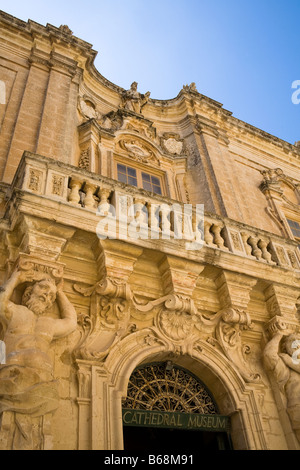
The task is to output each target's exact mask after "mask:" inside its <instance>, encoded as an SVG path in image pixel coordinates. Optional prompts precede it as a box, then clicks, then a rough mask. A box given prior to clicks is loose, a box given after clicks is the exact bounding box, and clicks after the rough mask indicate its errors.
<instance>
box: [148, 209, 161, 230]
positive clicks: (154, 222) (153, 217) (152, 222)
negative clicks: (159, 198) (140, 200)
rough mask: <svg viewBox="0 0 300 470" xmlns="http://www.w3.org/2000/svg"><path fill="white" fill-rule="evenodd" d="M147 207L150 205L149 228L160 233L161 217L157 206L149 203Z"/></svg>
mask: <svg viewBox="0 0 300 470" xmlns="http://www.w3.org/2000/svg"><path fill="white" fill-rule="evenodd" d="M147 205H148V214H149V218H148V223H149V227H150V228H151V231H153V232H159V230H160V228H159V217H158V216H157V214H156V210H157V204H152V203H150V202H148V204H147Z"/></svg>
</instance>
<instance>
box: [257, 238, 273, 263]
mask: <svg viewBox="0 0 300 470" xmlns="http://www.w3.org/2000/svg"><path fill="white" fill-rule="evenodd" d="M257 245H258V247H259V248H260V250H261V252H262V257H263V259H264V260H266V261H267V263H272V255H271V253H269V252H268V250H267V246H268V242H266V241H265V240H259V242H258V244H257Z"/></svg>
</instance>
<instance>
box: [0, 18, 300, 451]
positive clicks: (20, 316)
mask: <svg viewBox="0 0 300 470" xmlns="http://www.w3.org/2000/svg"><path fill="white" fill-rule="evenodd" d="M0 25H1V28H0V93H2V95H1V96H0V126H1V127H0V180H1V183H0V284H1V285H2V287H1V289H0V320H1V322H0V340H1V341H2V340H3V341H4V342H6V344H7V363H6V364H3V365H2V366H0V412H1V417H2V418H1V420H0V448H1V449H11V448H14V449H19V448H34V449H71V450H73V449H84V450H86V449H116V450H117V449H122V448H123V431H122V399H123V398H125V397H126V395H127V386H128V381H129V378H130V376H131V374H132V372H133V371H134V369H135V368H136V367H138V366H139V365H141V364H146V363H150V362H154V361H161V362H164V361H168V360H171V361H172V362H173V363H174V364H177V365H178V366H181V367H184V368H185V369H187V370H189V371H190V372H191V373H193V374H195V375H196V376H197V377H198V378H199V379H201V380H202V381H203V383H205V385H206V386H207V387H208V388H209V390H210V391H211V393H212V395H213V397H214V399H215V400H216V403H217V405H218V408H219V410H220V412H221V413H222V414H223V415H227V416H230V417H231V424H232V430H231V437H232V440H233V445H234V448H235V449H252V450H254V449H263V450H267V449H284V450H286V449H299V428H298V424H297V423H298V421H299V411H298V408H299V405H298V404H297V403H295V402H294V401H293V398H291V397H293V396H299V393H298V391H299V380H300V379H299V377H300V375H299V365H298V363H297V364H296V363H294V362H293V361H292V354H290V353H291V351H289V350H288V345H287V344H286V343H285V338H284V337H288V338H290V339H291V340H292V339H293V340H294V341H296V339H297V338H298V337H299V300H298V299H299V297H300V291H299V287H300V259H299V249H298V247H297V244H298V242H297V241H295V240H294V238H293V236H292V233H291V231H290V229H289V226H288V223H287V217H292V218H293V217H294V218H296V219H297V217H299V221H300V207H299V202H300V199H299V176H298V175H299V158H300V154H299V147H297V146H293V145H290V144H288V143H286V142H283V141H281V140H279V139H277V138H275V137H273V136H269V135H267V134H266V133H264V132H263V131H260V130H258V129H255V128H254V127H252V126H250V125H248V124H245V123H243V122H241V121H239V120H237V119H236V118H234V117H233V116H232V115H231V113H230V112H229V111H226V110H224V109H223V107H222V105H221V104H220V103H218V102H216V101H214V100H211V99H210V98H207V97H205V96H203V95H201V94H200V93H199V92H198V91H197V90H196V88H195V86H194V84H191V85H190V86H185V87H184V88H183V89H182V90H181V91H180V92H179V94H178V96H177V97H176V98H174V99H170V100H168V101H159V100H155V99H152V97H150V96H149V93H140V92H139V91H138V90H137V86H136V85H137V84H135V83H133V84H132V85H131V88H130V90H123V89H121V88H120V87H118V86H117V85H114V84H112V83H110V82H109V81H108V80H106V79H105V78H104V77H103V76H101V74H100V73H99V72H98V71H97V70H96V69H95V67H94V65H93V59H94V57H95V52H94V51H93V50H92V46H91V45H90V44H88V43H86V42H84V41H82V40H80V39H78V38H76V37H74V35H73V34H72V32H71V31H70V30H69V29H68V27H66V26H61V27H59V28H57V27H54V26H51V25H47V26H45V27H44V26H41V25H38V24H36V23H34V22H33V21H29V22H28V23H25V22H22V21H19V20H17V19H15V18H13V17H11V16H9V15H6V14H5V13H3V12H1V13H0ZM1 83H2V84H3V83H4V85H5V86H3V85H2V88H1ZM4 89H5V90H4ZM1 90H2V91H1ZM3 90H4V92H5V93H4V92H3ZM3 93H4V95H3ZM3 96H4V98H5V99H2V98H3ZM1 97H2V98H1ZM24 152H25V153H24ZM117 161H120V162H125V163H126V164H128V165H132V166H134V167H135V168H137V169H138V170H139V171H148V170H149V172H153V174H155V175H156V176H157V177H159V178H161V182H162V192H163V194H162V195H158V194H154V193H151V192H149V191H145V190H143V189H141V188H135V187H133V186H129V185H126V184H124V183H121V182H118V181H116V180H117V173H116V162H117ZM124 198H125V199H126V203H125V205H124ZM122 201H123V202H122ZM133 203H134V204H135V205H136V207H137V209H138V210H137V211H136V213H135V214H134V215H132V214H131V215H130V216H129V217H128V218H127V219H126V220H125V221H124V217H123V216H124V214H125V213H126V211H127V206H129V205H131V204H133ZM174 203H177V210H178V206H179V209H180V208H182V207H183V204H184V203H189V204H192V205H193V207H194V209H195V206H196V204H204V210H205V218H204V223H203V226H202V225H201V224H198V225H197V224H195V221H196V220H197V219H196V218H195V211H194V212H193V214H192V215H191V218H190V219H188V222H189V223H190V225H189V227H190V228H192V229H193V232H192V231H191V229H190V232H189V234H190V235H191V234H192V235H193V236H196V239H197V240H199V238H197V237H198V236H200V235H201V242H203V246H202V248H201V249H198V248H197V249H193V250H189V249H187V245H186V240H180V239H177V238H176V237H175V236H174V231H175V228H174V227H175V222H174V221H175V220H177V221H178V220H179V221H180V223H182V222H183V221H184V219H182V217H181V216H180V217H179V218H178V219H176V217H177V216H178V214H177V215H176V210H175V209H174V208H173V209H172V213H171V216H169V217H168V216H167V214H166V212H164V210H165V209H162V210H161V211H160V218H161V219H160V220H156V222H155V223H156V225H155V223H154V228H155V230H156V234H158V237H157V239H151V238H150V237H149V236H148V237H147V236H145V237H137V238H136V239H128V233H129V232H128V226H129V224H130V223H131V222H132V221H136V222H137V223H138V224H140V227H141V231H142V233H143V234H144V235H149V233H150V229H151V228H153V226H152V225H151V223H153V220H151V217H150V218H148V219H147V218H146V217H145V213H144V212H143V211H142V210H141V208H142V207H143V206H145V205H146V207H147V210H148V211H149V213H150V212H151V207H155V205H162V204H169V205H170V206H171V205H172V204H174ZM125 206H126V207H125ZM179 212H180V211H179ZM114 213H116V215H117V217H118V218H119V219H118V220H121V222H122V223H120V224H119V225H118V230H119V232H118V234H119V235H121V236H120V237H119V238H120V239H118V237H117V239H113V240H103V239H101V237H98V236H97V230H98V228H97V227H98V224H99V221H103V220H106V218H108V217H111V216H112V215H113V214H114ZM127 215H128V214H127ZM122 217H123V218H122ZM162 222H164V223H166V226H167V227H168V229H169V231H170V237H169V239H166V238H163V237H162V227H163V224H162ZM198 222H199V221H198ZM184 223H185V222H184ZM125 235H126V236H127V238H126V236H125ZM189 242H190V239H189ZM41 289H44V291H43V293H42V294H40V295H39V294H38V292H39V290H41ZM51 295H52V296H51ZM20 335H21V336H22V337H23V340H22V341H21V340H20ZM293 335H296V336H293ZM32 350H33V351H34V354H33V355H32ZM292 353H293V351H292ZM15 357H18V358H19V359H18V362H17V363H16V362H15V359H14V358H15ZM42 358H44V360H42ZM296 359H297V358H296ZM296 362H297V361H296ZM9 374H10V375H9ZM8 376H9V378H8ZM20 376H22V380H19V381H18V380H17V377H20ZM14 379H15V380H14ZM12 382H13V383H12ZM7 383H9V387H10V388H6V387H7V385H5V384H7ZM32 388H34V389H37V390H38V392H39V396H44V395H45V396H46V397H48V400H47V399H45V400H38V402H37V403H35V404H33V403H32V401H33V400H32V394H31V393H30V392H29V390H31V389H32ZM41 390H42V391H43V394H44V395H43V394H42V393H40V391H41ZM20 396H21V399H19V400H18V399H17V398H16V397H20ZM50 404H51V406H50Z"/></svg>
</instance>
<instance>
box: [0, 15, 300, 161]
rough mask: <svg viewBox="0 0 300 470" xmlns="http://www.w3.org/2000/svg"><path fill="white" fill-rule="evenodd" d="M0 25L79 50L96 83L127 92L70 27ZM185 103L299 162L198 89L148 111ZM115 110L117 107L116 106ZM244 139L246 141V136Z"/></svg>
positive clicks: (6, 20)
mask: <svg viewBox="0 0 300 470" xmlns="http://www.w3.org/2000/svg"><path fill="white" fill-rule="evenodd" d="M0 23H3V24H5V25H6V27H10V28H11V29H14V30H18V31H22V32H23V33H25V34H27V35H28V38H29V39H31V40H34V39H35V38H40V39H48V40H49V41H50V43H51V44H52V45H53V44H60V46H63V45H65V46H66V47H68V48H70V47H71V48H74V50H77V51H78V50H79V51H80V53H81V54H82V57H83V58H84V59H86V60H85V68H86V71H87V72H88V74H89V75H90V76H91V78H92V79H94V80H95V81H96V82H97V81H98V82H100V83H101V84H102V85H104V86H105V87H107V88H108V89H110V90H111V91H114V92H115V93H117V94H119V95H121V94H122V92H123V91H124V89H123V88H122V87H119V86H118V85H116V84H114V83H112V82H110V81H109V80H108V79H106V78H105V77H104V76H103V75H101V73H100V72H99V71H98V70H97V69H96V67H95V65H94V60H95V58H96V55H97V51H95V50H93V49H92V45H91V44H90V43H88V42H86V41H83V40H81V39H80V38H78V37H76V36H74V35H73V34H72V32H71V31H70V30H69V29H68V27H66V26H60V27H56V26H53V25H51V24H47V25H46V26H43V25H41V24H39V23H36V22H34V21H32V20H28V21H27V22H25V21H23V20H20V19H18V18H15V17H14V16H12V15H9V14H7V13H5V12H3V11H0ZM184 103H186V104H187V107H188V106H189V105H188V103H190V106H191V107H192V108H193V109H194V111H195V112H196V114H197V113H198V114H202V113H201V111H202V110H203V114H204V115H206V113H208V114H209V115H210V116H211V117H212V115H214V119H215V120H216V123H217V126H218V127H219V128H224V129H225V130H228V129H230V130H231V131H233V136H232V137H233V138H235V137H234V133H236V138H237V139H238V135H239V134H240V132H243V133H245V134H246V136H248V135H249V137H255V138H258V139H259V141H261V142H263V143H267V144H269V145H270V144H271V145H272V146H275V147H277V148H278V149H280V150H282V151H283V152H286V153H291V154H292V156H293V157H295V158H297V159H299V157H300V148H299V147H297V146H295V145H293V144H291V143H289V142H286V141H284V140H282V139H280V138H278V137H276V136H273V135H271V134H269V133H267V132H265V131H263V130H261V129H259V128H257V127H255V126H253V125H251V124H248V123H246V122H244V121H242V120H240V119H238V118H236V117H234V116H233V115H232V113H231V112H230V111H228V110H226V109H224V108H223V105H222V103H220V102H218V101H216V100H213V99H211V98H209V97H207V96H205V95H202V94H201V93H199V92H198V91H197V90H195V89H192V88H189V87H183V89H182V90H180V92H179V93H178V95H177V96H176V97H175V98H172V99H167V100H157V99H153V98H150V99H149V102H148V106H147V108H148V112H149V113H151V110H153V111H154V113H155V108H156V109H157V108H162V107H164V108H165V109H168V111H169V112H170V111H171V110H172V109H173V108H174V111H175V110H176V108H178V106H179V105H181V104H184ZM197 104H198V110H197ZM112 107H113V108H114V105H113V104H112ZM185 112H186V113H187V114H189V111H188V109H186V111H185ZM145 115H146V117H149V116H148V113H147V112H145ZM232 137H231V138H232ZM243 138H244V140H245V136H244V137H243Z"/></svg>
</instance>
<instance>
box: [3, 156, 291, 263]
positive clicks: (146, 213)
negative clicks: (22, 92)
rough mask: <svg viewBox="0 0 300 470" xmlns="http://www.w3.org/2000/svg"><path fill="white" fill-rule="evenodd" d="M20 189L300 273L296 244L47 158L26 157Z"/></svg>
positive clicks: (20, 171)
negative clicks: (202, 215) (202, 213)
mask: <svg viewBox="0 0 300 470" xmlns="http://www.w3.org/2000/svg"><path fill="white" fill-rule="evenodd" d="M14 188H19V189H22V190H25V191H27V192H31V193H33V194H36V195H40V196H43V197H47V198H51V199H53V200H57V201H60V202H61V203H64V204H69V205H71V206H73V207H77V208H78V209H79V210H82V212H83V213H82V217H84V213H85V212H86V211H88V212H89V213H90V212H93V213H94V214H96V215H97V216H99V218H100V219H101V218H103V217H116V218H117V219H118V220H119V221H121V222H122V223H123V225H124V224H125V225H126V224H130V223H132V222H133V221H135V223H136V224H139V227H140V230H141V231H143V230H144V231H145V233H146V232H147V231H149V230H151V235H153V234H154V237H153V236H151V237H150V236H149V238H160V237H161V238H170V239H172V238H173V239H179V238H180V237H181V238H182V233H184V237H183V238H184V239H187V240H190V241H193V240H195V239H196V240H197V242H201V241H202V242H203V244H204V246H207V247H210V248H212V249H214V250H222V251H224V252H231V253H234V254H236V255H240V256H244V257H246V258H250V259H253V260H256V261H258V262H261V263H266V264H269V265H278V266H281V267H284V268H287V269H295V270H300V263H299V250H298V248H297V243H296V242H294V241H292V240H287V239H285V238H283V237H280V236H278V235H275V234H272V233H269V232H265V231H262V230H260V229H256V228H253V227H251V226H248V225H245V224H241V223H239V222H237V221H233V220H231V219H227V218H221V217H219V216H216V215H213V214H208V213H205V214H204V217H201V210H200V212H199V211H196V208H192V207H191V206H189V205H187V207H186V209H187V210H186V211H185V207H184V204H182V203H179V202H178V201H174V200H171V199H168V198H165V197H161V196H158V195H154V194H153V193H149V192H147V191H144V190H142V189H138V188H134V187H132V186H128V185H125V184H123V183H120V182H118V181H115V180H112V179H110V178H106V177H103V176H98V175H94V174H92V173H90V172H88V171H85V170H82V169H79V168H77V167H73V166H71V165H66V164H63V163H60V162H57V161H55V160H52V159H49V158H46V157H41V156H37V155H33V154H31V153H28V152H25V154H24V156H23V159H22V161H21V164H20V166H19V169H18V171H17V173H16V176H15V179H14V182H13V184H12V187H11V189H10V190H9V191H10V192H11V193H12V191H13V189H14ZM199 208H200V209H201V206H200V205H199ZM189 211H190V212H189ZM199 214H200V215H199ZM100 219H99V220H100Z"/></svg>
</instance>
